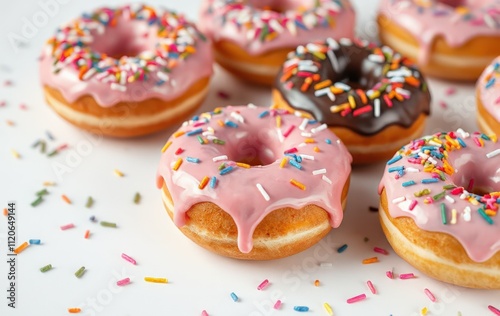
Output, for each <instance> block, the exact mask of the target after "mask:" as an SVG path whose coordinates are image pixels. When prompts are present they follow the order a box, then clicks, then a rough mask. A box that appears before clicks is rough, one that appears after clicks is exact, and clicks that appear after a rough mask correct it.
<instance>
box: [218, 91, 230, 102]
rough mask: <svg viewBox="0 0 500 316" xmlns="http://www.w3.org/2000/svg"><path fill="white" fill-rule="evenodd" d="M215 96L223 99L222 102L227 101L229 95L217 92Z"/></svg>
mask: <svg viewBox="0 0 500 316" xmlns="http://www.w3.org/2000/svg"><path fill="white" fill-rule="evenodd" d="M217 96H218V97H219V98H221V99H224V100H227V99H229V94H227V93H226V92H224V91H219V92H217Z"/></svg>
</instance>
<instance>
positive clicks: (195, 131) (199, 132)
mask: <svg viewBox="0 0 500 316" xmlns="http://www.w3.org/2000/svg"><path fill="white" fill-rule="evenodd" d="M202 132H203V129H202V128H201V127H200V128H197V129H194V130H192V131H189V132H187V133H186V135H187V136H193V135H198V134H201V133H202Z"/></svg>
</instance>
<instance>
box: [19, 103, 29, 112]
mask: <svg viewBox="0 0 500 316" xmlns="http://www.w3.org/2000/svg"><path fill="white" fill-rule="evenodd" d="M19 108H20V109H21V110H27V109H28V107H27V106H26V104H24V103H21V104H19Z"/></svg>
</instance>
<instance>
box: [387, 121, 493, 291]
mask: <svg viewBox="0 0 500 316" xmlns="http://www.w3.org/2000/svg"><path fill="white" fill-rule="evenodd" d="M498 166H500V143H498V142H497V136H496V135H494V134H493V135H486V134H482V133H473V134H469V133H466V132H464V131H463V130H461V129H459V130H457V131H456V132H449V133H438V134H434V135H430V136H426V137H423V138H420V139H417V140H414V141H412V142H411V143H409V144H407V145H406V146H404V147H403V148H401V150H399V151H398V152H397V153H396V154H395V155H394V157H393V158H391V159H390V160H389V161H388V162H387V166H386V168H385V171H384V174H383V177H382V180H381V182H380V185H379V194H380V210H379V218H380V222H381V224H382V228H383V231H384V233H385V236H386V237H387V240H388V241H389V243H390V244H391V245H392V247H393V248H394V250H395V251H396V253H397V254H398V255H399V256H400V257H402V258H403V259H404V260H406V261H407V262H408V263H409V264H411V265H413V266H414V267H415V268H417V269H419V270H420V271H422V272H423V273H425V274H427V275H428V276H430V277H433V278H435V279H438V280H441V281H444V282H447V283H451V284H455V285H459V286H464V287H470V288H482V289H500V217H499V215H497V213H498V208H499V206H500V180H499V179H500V169H499V168H498Z"/></svg>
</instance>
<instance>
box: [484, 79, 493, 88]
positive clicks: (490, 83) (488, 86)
mask: <svg viewBox="0 0 500 316" xmlns="http://www.w3.org/2000/svg"><path fill="white" fill-rule="evenodd" d="M494 84H495V78H491V79H490V80H488V82H487V83H486V86H485V88H486V89H488V88H490V87H491V86H493V85H494Z"/></svg>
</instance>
